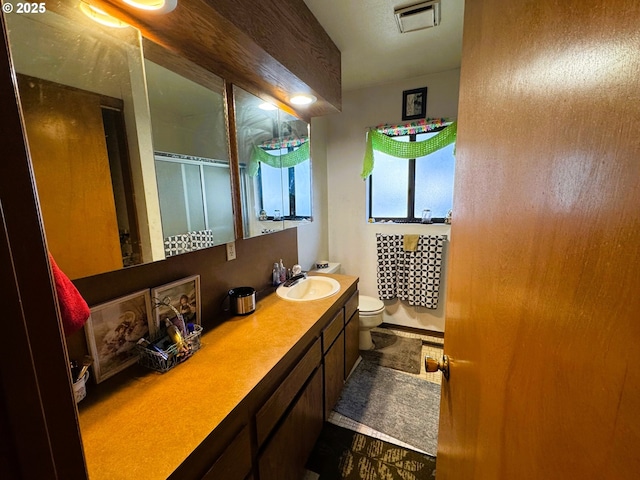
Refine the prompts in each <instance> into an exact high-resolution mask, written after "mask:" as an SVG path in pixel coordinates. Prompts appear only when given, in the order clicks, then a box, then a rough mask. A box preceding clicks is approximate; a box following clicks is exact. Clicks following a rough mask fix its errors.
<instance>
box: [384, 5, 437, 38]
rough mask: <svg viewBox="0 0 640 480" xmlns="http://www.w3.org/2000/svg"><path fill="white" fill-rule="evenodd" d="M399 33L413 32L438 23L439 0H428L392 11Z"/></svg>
mask: <svg viewBox="0 0 640 480" xmlns="http://www.w3.org/2000/svg"><path fill="white" fill-rule="evenodd" d="M393 14H394V15H395V17H396V22H397V23H398V29H399V30H400V33H407V32H414V31H416V30H423V29H425V28H429V27H435V26H436V25H438V24H440V0H429V1H427V2H420V3H416V4H415V5H410V6H408V7H398V8H396V9H395V10H394V11H393Z"/></svg>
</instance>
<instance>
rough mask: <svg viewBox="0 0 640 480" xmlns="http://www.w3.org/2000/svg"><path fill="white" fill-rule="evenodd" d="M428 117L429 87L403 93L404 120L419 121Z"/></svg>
mask: <svg viewBox="0 0 640 480" xmlns="http://www.w3.org/2000/svg"><path fill="white" fill-rule="evenodd" d="M426 116H427V87H423V88H414V89H413V90H405V91H404V92H402V120H417V119H419V118H425V117H426Z"/></svg>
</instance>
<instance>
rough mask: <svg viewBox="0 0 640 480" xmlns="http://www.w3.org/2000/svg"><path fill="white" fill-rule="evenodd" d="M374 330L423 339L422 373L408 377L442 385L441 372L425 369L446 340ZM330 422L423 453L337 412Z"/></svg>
mask: <svg viewBox="0 0 640 480" xmlns="http://www.w3.org/2000/svg"><path fill="white" fill-rule="evenodd" d="M374 330H382V331H387V332H388V331H392V332H393V333H395V334H396V335H398V336H401V337H402V336H403V337H410V338H419V339H421V340H422V356H421V357H420V366H421V367H420V370H421V371H420V373H419V374H412V373H407V375H412V376H414V377H420V378H424V379H425V380H427V381H429V382H433V383H437V384H438V385H440V383H441V379H442V373H440V372H435V373H427V372H426V371H425V367H424V357H425V356H427V355H428V356H430V357H433V358H435V359H438V360H439V359H440V358H441V357H442V353H443V345H444V339H442V338H439V337H433V336H430V335H422V334H416V333H411V332H405V331H404V330H396V329H393V328H389V327H385V328H375V329H374ZM328 420H329V422H331V423H333V424H335V425H339V426H341V427H344V428H348V429H350V430H354V431H356V432H358V433H362V434H364V435H368V436H370V437H373V438H378V439H380V440H384V441H385V442H389V443H393V444H394V445H398V446H401V447H406V448H410V449H411V450H414V451H418V452H421V450H420V449H418V448H416V447H414V446H413V445H409V444H407V443H404V442H402V441H400V440H398V439H396V438H393V437H390V436H389V435H386V434H384V433H382V432H378V431H377V430H374V429H372V428H371V427H368V426H367V425H363V424H361V423H358V422H356V421H355V420H352V419H350V418H348V417H345V416H344V415H340V414H339V413H338V412H335V411H333V412H331V414H330V415H329V419H328ZM422 453H425V452H422ZM318 478H319V476H318V475H317V474H315V473H313V472H306V475H305V477H304V478H303V479H302V480H317V479H318Z"/></svg>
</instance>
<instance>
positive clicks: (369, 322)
mask: <svg viewBox="0 0 640 480" xmlns="http://www.w3.org/2000/svg"><path fill="white" fill-rule="evenodd" d="M358 310H359V311H360V350H373V348H374V345H373V341H372V340H371V329H372V328H374V327H377V326H378V325H380V324H381V323H382V319H383V314H384V303H383V302H382V300H380V299H377V298H374V297H367V296H366V295H360V296H359V298H358Z"/></svg>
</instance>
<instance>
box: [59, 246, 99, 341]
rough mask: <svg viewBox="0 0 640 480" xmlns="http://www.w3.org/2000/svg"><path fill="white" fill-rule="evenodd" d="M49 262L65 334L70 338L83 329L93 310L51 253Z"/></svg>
mask: <svg viewBox="0 0 640 480" xmlns="http://www.w3.org/2000/svg"><path fill="white" fill-rule="evenodd" d="M49 262H50V263H51V271H52V272H53V278H54V280H55V282H56V294H57V295H58V304H59V305H60V313H61V314H62V326H63V327H64V334H65V335H67V336H68V335H71V334H72V333H74V332H76V331H78V330H80V329H81V328H82V326H83V325H84V324H85V322H86V321H87V319H88V318H89V315H90V314H91V310H89V306H88V305H87V302H85V300H84V298H82V295H80V292H78V289H77V288H76V287H75V285H74V284H73V283H71V280H69V277H67V276H66V275H65V274H64V273H63V272H62V270H60V268H59V267H58V265H57V264H56V262H55V260H54V259H53V257H52V256H51V253H49Z"/></svg>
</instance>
